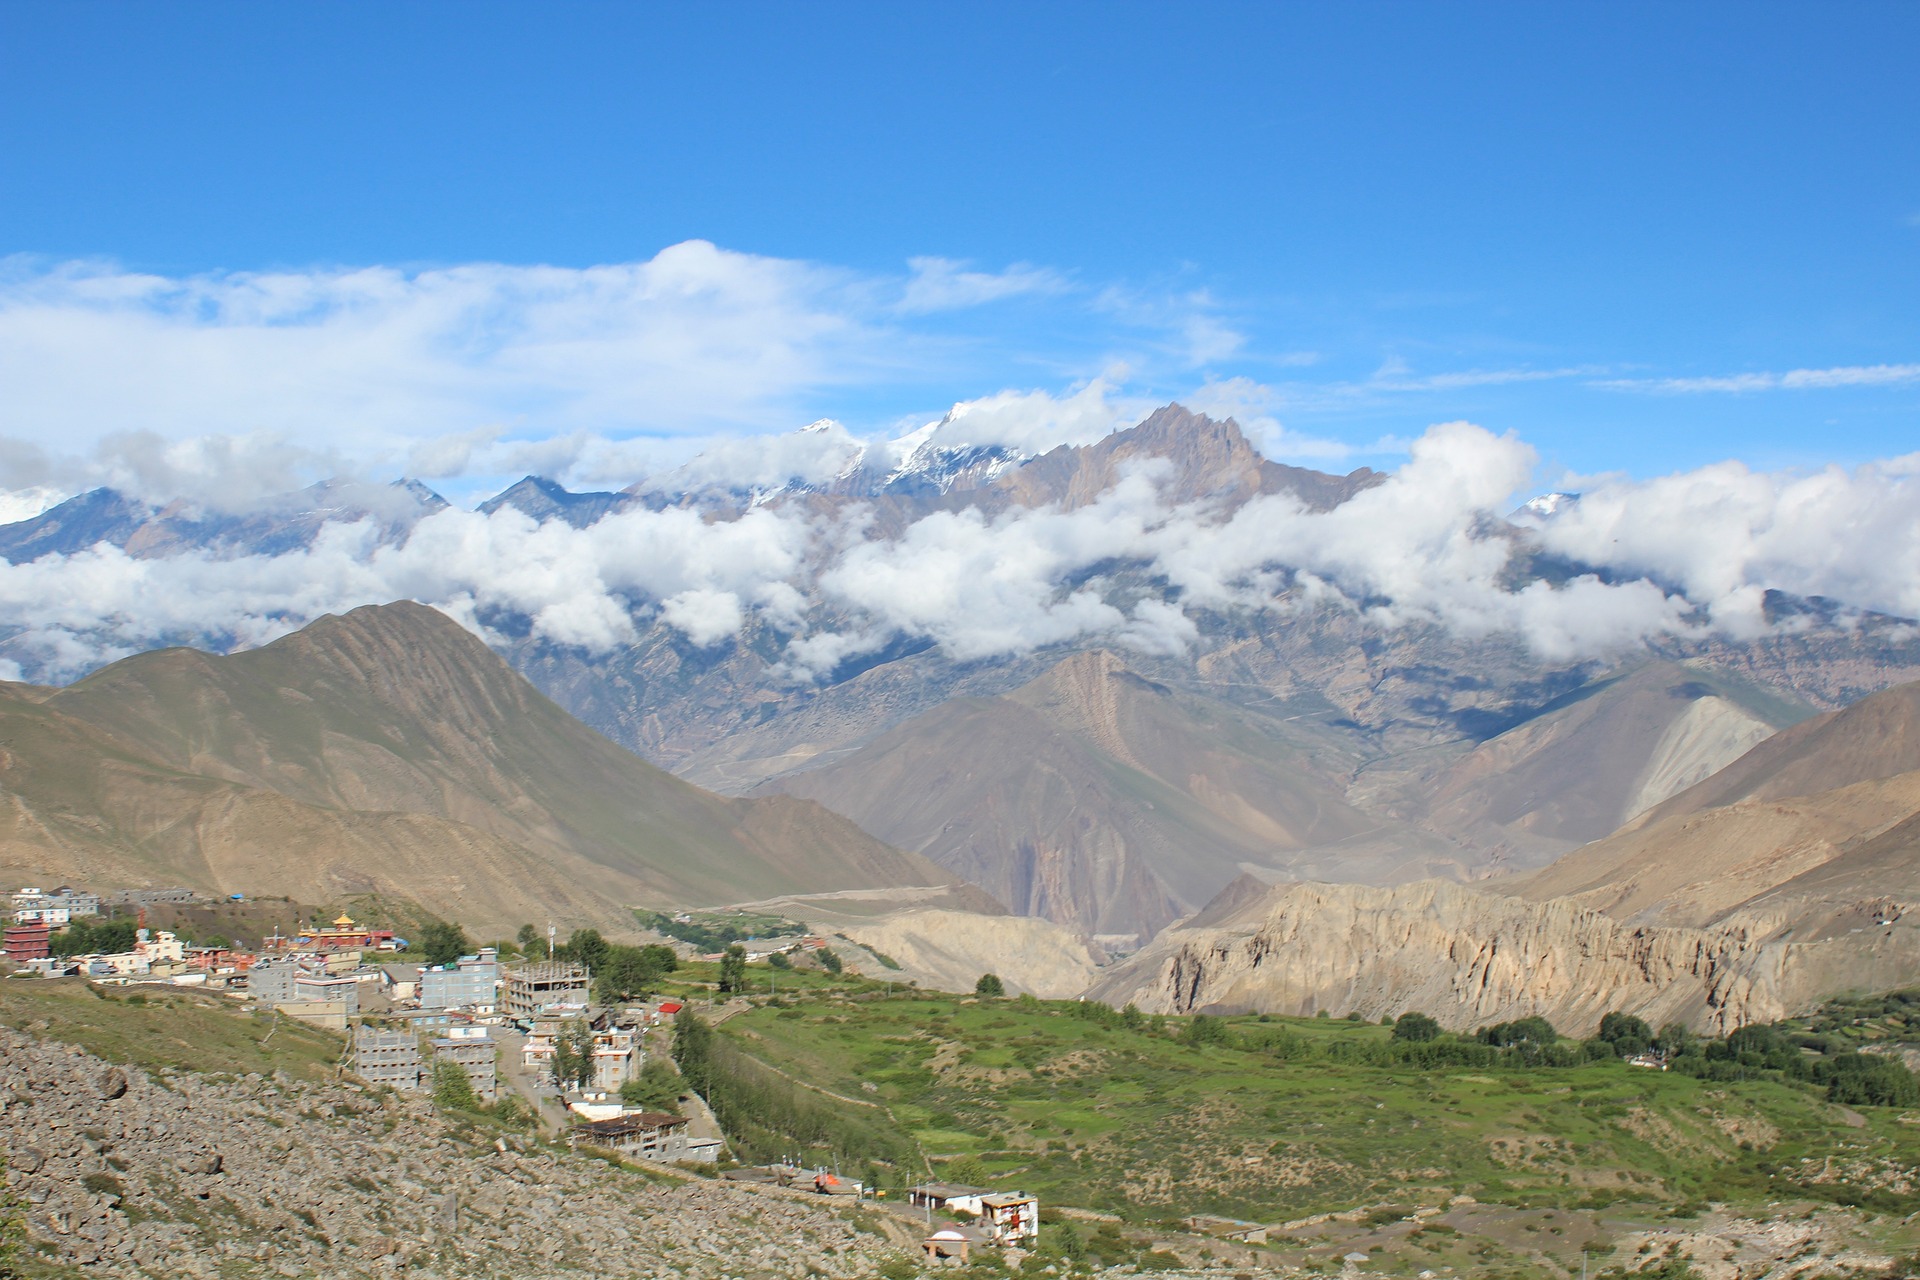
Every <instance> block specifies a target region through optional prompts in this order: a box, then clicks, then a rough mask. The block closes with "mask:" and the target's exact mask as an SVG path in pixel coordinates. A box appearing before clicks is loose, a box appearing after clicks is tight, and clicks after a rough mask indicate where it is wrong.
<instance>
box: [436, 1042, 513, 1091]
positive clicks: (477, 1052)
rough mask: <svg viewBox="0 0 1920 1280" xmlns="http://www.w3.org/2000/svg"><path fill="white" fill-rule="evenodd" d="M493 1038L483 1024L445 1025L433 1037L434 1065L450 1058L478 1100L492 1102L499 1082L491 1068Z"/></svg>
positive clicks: (492, 1065) (492, 1067)
mask: <svg viewBox="0 0 1920 1280" xmlns="http://www.w3.org/2000/svg"><path fill="white" fill-rule="evenodd" d="M494 1057H495V1054H494V1048H493V1038H492V1037H491V1036H489V1035H488V1034H487V1029H486V1028H485V1027H449V1028H447V1034H446V1035H445V1036H442V1037H437V1038H436V1039H435V1040H434V1041H433V1060H434V1063H435V1064H436V1065H438V1064H439V1063H442V1062H451V1063H453V1064H454V1065H455V1066H458V1067H459V1068H460V1069H461V1070H463V1071H465V1072H466V1073H467V1083H469V1084H471V1085H472V1086H473V1094H474V1096H475V1097H476V1098H479V1099H480V1101H482V1102H492V1101H493V1100H494V1098H495V1097H496V1096H497V1095H498V1092H499V1086H498V1084H497V1082H496V1077H495V1072H494Z"/></svg>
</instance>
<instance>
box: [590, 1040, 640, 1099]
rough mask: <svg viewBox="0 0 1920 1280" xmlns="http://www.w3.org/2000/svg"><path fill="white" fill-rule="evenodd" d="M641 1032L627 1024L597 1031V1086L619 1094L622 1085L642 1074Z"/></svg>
mask: <svg viewBox="0 0 1920 1280" xmlns="http://www.w3.org/2000/svg"><path fill="white" fill-rule="evenodd" d="M645 1056H646V1054H645V1052H644V1051H643V1050H642V1049H641V1048H640V1036H639V1033H638V1032H635V1031H631V1030H628V1029H626V1028H624V1027H615V1028H612V1029H610V1030H607V1031H596V1032H595V1033H594V1035H593V1088H595V1089H597V1090H599V1091H601V1092H603V1093H615V1092H618V1091H619V1088H620V1086H621V1085H623V1084H625V1083H626V1082H627V1081H629V1080H633V1079H636V1078H637V1077H638V1076H639V1075H640V1063H641V1061H642V1060H643V1059H644V1058H645Z"/></svg>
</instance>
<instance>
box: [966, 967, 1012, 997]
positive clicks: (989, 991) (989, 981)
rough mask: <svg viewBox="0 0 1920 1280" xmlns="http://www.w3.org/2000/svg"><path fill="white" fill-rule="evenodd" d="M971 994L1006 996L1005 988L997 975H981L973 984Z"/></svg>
mask: <svg viewBox="0 0 1920 1280" xmlns="http://www.w3.org/2000/svg"><path fill="white" fill-rule="evenodd" d="M973 994H975V995H977V996H989V997H991V996H1004V995H1005V994H1007V987H1006V984H1005V983H1003V982H1001V981H1000V975H999V974H997V973H983V974H981V975H980V981H978V982H976V983H974V984H973Z"/></svg>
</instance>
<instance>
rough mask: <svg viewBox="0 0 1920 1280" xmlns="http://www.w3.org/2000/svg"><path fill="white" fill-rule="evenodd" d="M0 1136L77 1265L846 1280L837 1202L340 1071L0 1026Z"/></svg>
mask: <svg viewBox="0 0 1920 1280" xmlns="http://www.w3.org/2000/svg"><path fill="white" fill-rule="evenodd" d="M0 1151H4V1152H5V1154H6V1168H7V1175H6V1180H7V1191H8V1193H9V1194H10V1195H11V1196H12V1197H13V1199H14V1200H15V1201H16V1202H17V1203H18V1204H19V1205H20V1207H21V1208H22V1209H23V1210H24V1216H25V1219H26V1228H27V1232H28V1237H29V1240H30V1242H31V1244H32V1245H34V1246H35V1247H36V1248H38V1249H40V1250H42V1251H44V1252H45V1253H47V1254H49V1255H51V1260H53V1261H56V1262H59V1263H63V1264H68V1265H75V1264H77V1265H80V1266H84V1267H86V1268H87V1273H88V1274H90V1275H99V1276H116V1277H134V1276H168V1277H214V1276H223V1277H225V1276H320V1277H345V1276H356V1277H364V1276H380V1275H397V1274H400V1273H402V1272H403V1271H404V1272H408V1273H410V1274H417V1275H421V1276H429V1275H440V1276H462V1277H512V1276H541V1277H546V1276H633V1277H642V1276H644V1277H653V1276H661V1277H664V1276H722V1275H726V1276H739V1277H749V1276H751V1277H762V1276H797V1275H832V1276H858V1275H868V1274H872V1273H873V1272H874V1271H875V1270H876V1269H877V1267H878V1266H879V1265H880V1264H881V1263H882V1262H884V1261H885V1260H886V1259H888V1258H889V1257H891V1256H894V1250H893V1248H892V1247H891V1246H889V1245H888V1244H887V1243H886V1242H885V1241H884V1240H882V1239H880V1238H878V1237H876V1236H874V1235H871V1234H867V1233H865V1232H863V1231H861V1230H859V1229H857V1228H856V1227H855V1226H854V1225H853V1224H851V1223H849V1222H848V1221H847V1220H846V1219H845V1218H844V1217H842V1216H841V1215H840V1214H837V1213H829V1212H827V1211H826V1210H825V1209H823V1208H819V1207H816V1206H814V1205H811V1204H807V1203H804V1202H800V1201H797V1200H791V1199H781V1198H775V1197H769V1196H758V1195H755V1194H752V1193H750V1192H746V1191H740V1190H734V1189H732V1188H729V1187H725V1186H721V1185H718V1184H715V1183H710V1182H705V1181H702V1180H699V1179H691V1180H688V1181H685V1182H683V1183H675V1184H671V1185H668V1184H663V1183H662V1182H657V1181H652V1180H648V1179H644V1178H641V1177H639V1176H637V1175H635V1174H632V1173H626V1172H621V1171H619V1170H616V1169H614V1168H611V1167H610V1166H608V1165H605V1164H602V1163H600V1162H598V1161H594V1160H590V1159H586V1158H581V1157H574V1156H571V1155H562V1154H554V1153H549V1152H547V1151H544V1150H541V1149H539V1148H535V1147H531V1146H528V1145H526V1144H523V1143H519V1142H516V1141H512V1140H507V1139H501V1140H498V1141H494V1140H492V1139H491V1138H488V1139H482V1140H476V1139H474V1138H473V1137H471V1136H469V1134H466V1133H463V1132H462V1131H461V1130H459V1129H458V1128H455V1127H453V1126H450V1125H447V1124H445V1123H443V1122H442V1121H441V1120H440V1119H438V1118H437V1117H435V1116H434V1115H433V1114H432V1112H431V1111H430V1110H427V1109H425V1108H424V1106H423V1104H420V1103H417V1102H414V1103H403V1102H400V1101H398V1100H397V1099H395V1098H392V1097H381V1096H378V1095H373V1094H369V1093H366V1092H363V1091H362V1090H360V1089H358V1088H355V1087H352V1086H349V1085H345V1084H305V1083H294V1082H293V1081H291V1080H287V1079H285V1078H276V1079H275V1080H267V1079H263V1078H261V1077H259V1076H253V1075H250V1076H245V1077H242V1078H240V1079H238V1080H233V1081H220V1080H215V1079H212V1078H208V1077H202V1076H198V1075H194V1074H191V1073H185V1072H181V1073H166V1074H162V1075H158V1076H151V1075H148V1074H147V1073H146V1072H143V1071H140V1070H138V1069H135V1068H132V1067H126V1068H122V1067H114V1066H109V1065H108V1064H106V1063H103V1062H102V1061H100V1060H99V1059H98V1058H95V1057H92V1056H91V1055H89V1054H86V1053H84V1052H82V1051H80V1050H78V1049H73V1048H69V1047H67V1046H64V1045H58V1044H48V1043H44V1042H40V1041H37V1040H34V1039H32V1038H30V1037H28V1036H25V1035H22V1034H20V1033H17V1032H15V1031H11V1030H7V1029H4V1028H0Z"/></svg>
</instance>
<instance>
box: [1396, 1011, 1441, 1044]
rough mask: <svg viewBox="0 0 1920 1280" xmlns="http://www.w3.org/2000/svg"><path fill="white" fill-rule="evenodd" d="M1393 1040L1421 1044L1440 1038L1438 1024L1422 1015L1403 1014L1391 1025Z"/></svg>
mask: <svg viewBox="0 0 1920 1280" xmlns="http://www.w3.org/2000/svg"><path fill="white" fill-rule="evenodd" d="M1393 1038H1394V1039H1395V1040H1406V1041H1411V1042H1413V1043H1415V1044H1423V1043H1425V1042H1426V1041H1429V1040H1438V1039H1439V1038H1440V1024H1439V1023H1438V1022H1435V1021H1434V1020H1433V1019H1432V1018H1429V1017H1428V1016H1427V1015H1426V1014H1424V1013H1403V1014H1401V1015H1400V1017H1399V1020H1398V1021H1396V1022H1395V1023H1394V1024H1393Z"/></svg>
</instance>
